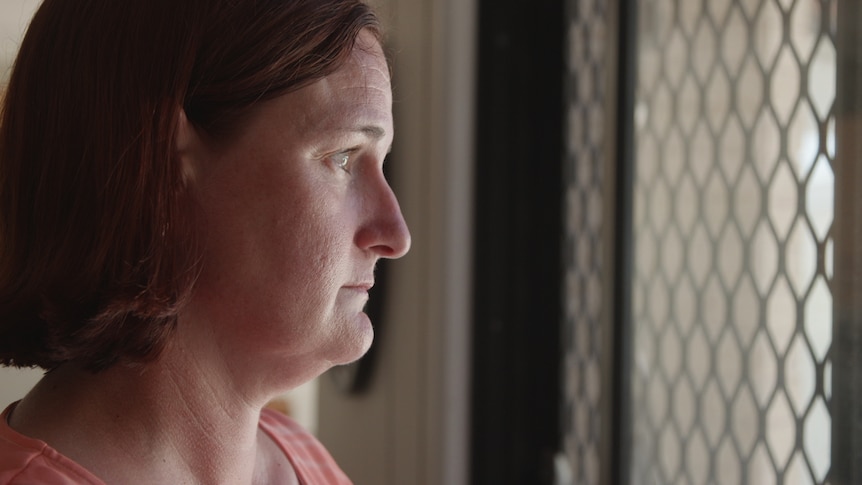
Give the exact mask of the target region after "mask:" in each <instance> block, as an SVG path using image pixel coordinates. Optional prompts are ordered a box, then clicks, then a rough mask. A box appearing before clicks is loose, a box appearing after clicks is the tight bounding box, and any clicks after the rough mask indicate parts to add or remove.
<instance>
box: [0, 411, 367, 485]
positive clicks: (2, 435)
mask: <svg viewBox="0 0 862 485" xmlns="http://www.w3.org/2000/svg"><path fill="white" fill-rule="evenodd" d="M14 407H15V404H14V403H13V404H12V405H10V406H9V407H7V408H6V410H5V411H3V414H2V415H0V485H18V484H20V485H24V484H28V485H29V484H35V483H38V484H43V485H105V482H103V481H102V480H100V479H99V478H97V477H96V476H95V475H93V474H92V473H90V472H89V471H87V470H86V469H85V468H84V467H82V466H81V465H79V464H77V463H75V462H74V461H72V460H70V459H69V458H66V457H65V456H63V455H61V454H60V453H59V452H58V451H57V450H55V449H53V448H51V447H50V446H48V445H47V444H46V443H45V442H43V441H39V440H36V439H33V438H28V437H26V436H24V435H22V434H20V433H18V432H17V431H15V430H13V429H12V428H11V427H10V426H9V423H8V416H9V413H10V412H11V411H12V409H13V408H14ZM259 426H260V429H261V430H263V432H265V433H266V434H267V435H269V436H270V437H271V438H272V440H273V441H275V443H276V444H277V445H278V446H279V447H280V448H281V450H282V451H283V452H284V454H285V456H287V458H288V460H290V463H291V464H292V465H293V469H294V470H295V471H296V475H297V477H299V483H301V484H304V485H318V484H320V485H350V484H352V482H351V481H350V479H349V478H347V475H345V474H344V472H343V471H341V469H340V468H339V467H338V465H337V464H336V463H335V460H333V459H332V456H331V455H330V454H329V452H327V451H326V448H324V447H323V445H322V444H320V442H319V441H317V439H316V438H315V437H314V436H312V435H311V434H310V433H308V432H307V431H305V430H304V429H303V428H302V427H301V426H299V425H298V424H296V422H294V421H293V420H291V419H290V418H288V417H287V416H285V415H283V414H281V413H279V412H277V411H273V410H271V409H264V410H263V412H262V413H261V415H260V424H259Z"/></svg>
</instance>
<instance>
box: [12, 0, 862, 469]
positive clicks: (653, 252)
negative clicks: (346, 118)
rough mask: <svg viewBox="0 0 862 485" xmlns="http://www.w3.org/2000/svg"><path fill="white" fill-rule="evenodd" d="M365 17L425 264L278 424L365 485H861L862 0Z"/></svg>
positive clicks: (622, 0)
mask: <svg viewBox="0 0 862 485" xmlns="http://www.w3.org/2000/svg"><path fill="white" fill-rule="evenodd" d="M0 1H2V2H3V3H2V4H0V29H2V30H0V46H2V52H0V54H2V56H3V57H2V58H0V61H2V62H3V64H2V66H0V68H2V72H3V73H7V72H8V67H6V66H8V65H9V63H10V62H11V59H12V58H13V56H14V52H15V50H16V48H17V44H18V42H19V39H20V35H21V33H22V31H23V28H24V25H25V24H26V22H27V21H28V19H29V17H30V16H31V15H32V12H33V10H34V9H35V7H36V6H37V4H38V2H37V1H29V0H28V1H25V0H0ZM373 3H374V4H375V5H376V6H377V8H378V9H379V11H380V13H381V16H382V18H383V20H384V23H385V25H386V26H387V29H388V42H389V45H388V51H389V54H390V58H391V61H392V65H393V72H394V93H395V107H394V109H395V122H396V131H397V133H398V136H397V137H396V141H395V147H394V150H393V154H392V159H391V161H390V162H389V163H388V170H390V172H389V174H388V175H389V177H390V179H391V182H392V184H393V186H394V188H395V191H396V193H397V194H398V196H399V199H400V201H401V204H402V209H403V211H404V214H405V217H406V219H407V221H408V224H409V225H410V226H411V231H412V234H413V241H414V244H413V248H412V250H411V252H410V253H409V254H408V256H406V257H405V258H404V259H402V260H398V261H395V262H393V263H391V264H388V265H386V266H385V268H384V271H385V275H384V284H382V285H380V287H381V288H379V289H378V288H376V290H377V291H378V293H377V294H375V295H373V299H374V301H376V302H377V303H378V304H379V307H378V308H374V312H375V313H376V314H377V317H376V318H375V325H376V326H377V339H376V341H375V344H374V347H373V353H372V354H371V355H370V356H369V357H368V358H365V359H363V361H361V362H360V363H359V364H358V365H353V366H349V367H345V368H339V369H335V370H334V372H330V373H328V374H326V375H324V376H321V377H320V378H319V379H318V380H316V381H315V382H313V383H310V384H308V385H306V386H303V388H301V389H298V390H297V391H296V392H294V393H291V394H289V395H287V396H284V397H283V398H281V399H279V400H277V402H274V403H273V406H274V407H278V408H279V409H282V410H283V411H285V412H287V413H289V414H292V415H293V416H295V417H296V418H297V419H298V420H300V421H301V422H302V423H303V424H305V425H306V426H307V427H309V428H310V429H311V430H313V431H314V432H315V433H316V434H317V435H318V436H319V437H320V438H321V439H322V440H323V441H324V443H325V444H326V445H327V447H328V448H329V449H330V450H331V451H332V453H333V454H334V455H335V457H336V459H337V460H338V461H339V463H340V464H341V465H342V466H343V467H344V469H345V470H346V471H347V472H348V474H349V475H350V476H351V477H352V478H353V479H354V480H355V482H356V483H357V484H359V485H377V484H382V485H387V484H389V485H403V484H429V485H430V484H446V485H457V484H468V483H469V484H495V485H497V484H519V485H521V484H560V485H564V484H632V485H640V484H655V485H663V484H701V483H717V484H737V483H739V484H758V485H759V484H826V483H829V484H833V485H839V484H854V483H862V416H860V414H862V403H860V402H859V401H860V397H862V375H860V373H862V351H860V349H862V314H860V310H862V305H859V304H857V303H856V302H857V300H858V301H862V293H860V291H862V290H860V289H858V288H857V286H859V283H857V281H856V280H859V279H860V278H859V277H857V276H856V275H862V258H860V257H859V255H860V250H862V241H857V240H856V239H857V238H859V237H860V236H862V234H860V235H857V234H856V233H857V231H856V230H855V228H856V227H862V225H858V224H857V220H859V221H860V222H862V218H860V213H862V212H860V209H862V191H860V190H859V189H858V187H859V186H860V184H862V171H860V170H858V169H857V168H856V165H858V164H857V163H856V162H857V161H858V160H860V159H862V158H860V155H862V153H860V143H859V142H857V141H856V140H857V139H858V140H862V132H860V130H862V117H860V114H862V96H860V89H862V51H860V46H862V32H860V31H862V29H859V28H858V26H859V25H862V6H860V4H859V2H858V1H857V0H539V1H536V2H529V3H525V2H515V1H514V0H375V1H374V2H373ZM857 181H858V182H859V184H857ZM380 290H382V292H380ZM38 376H39V372H36V371H11V370H3V371H2V373H0V405H3V406H5V404H6V403H7V402H11V401H13V400H15V399H18V398H20V397H21V396H22V395H23V394H24V393H25V392H26V390H27V389H28V388H29V386H31V385H32V383H33V382H34V381H35V379H38Z"/></svg>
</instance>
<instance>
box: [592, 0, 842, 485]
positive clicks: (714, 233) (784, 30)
mask: <svg viewBox="0 0 862 485" xmlns="http://www.w3.org/2000/svg"><path fill="white" fill-rule="evenodd" d="M834 7H835V0H638V15H639V26H638V33H637V43H636V46H637V54H636V59H637V72H638V77H637V81H636V91H635V100H636V101H635V103H636V104H635V150H634V153H635V160H634V193H633V199H634V212H633V217H634V221H633V226H634V227H633V238H634V240H633V248H632V250H633V261H634V265H633V269H632V272H633V274H632V278H633V283H632V288H633V295H632V298H633V302H632V312H633V314H632V332H633V334H632V335H631V338H632V353H633V354H632V355H631V368H630V369H629V375H630V378H631V387H630V390H629V392H630V396H629V398H630V402H631V403H632V405H631V415H630V419H631V430H630V431H631V435H632V440H633V442H632V463H631V464H630V466H631V467H630V477H629V480H630V483H633V484H701V483H719V484H733V483H750V484H758V485H760V484H782V483H786V484H791V483H792V484H807V483H812V484H813V483H826V482H827V480H828V476H829V469H830V454H831V453H830V439H831V418H830V414H829V407H828V405H829V399H830V395H831V388H830V383H831V364H830V345H831V340H832V333H831V332H832V330H831V329H832V292H831V281H832V250H833V249H832V248H833V242H832V238H831V225H832V219H833V205H834V197H833V189H834V179H833V172H832V162H833V159H834V155H835V143H834V127H835V121H834V116H833V109H832V105H833V101H834V98H835V85H836V83H835V73H836V67H835V62H836V60H835V43H834V35H835V31H834V24H835V10H834ZM576 414H577V413H576ZM590 483H596V482H594V481H591V482H590Z"/></svg>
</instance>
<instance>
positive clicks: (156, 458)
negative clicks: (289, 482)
mask: <svg viewBox="0 0 862 485" xmlns="http://www.w3.org/2000/svg"><path fill="white" fill-rule="evenodd" d="M174 350H178V349H174ZM188 355H190V354H189V353H185V352H179V351H168V352H166V353H165V355H163V356H162V358H161V359H159V361H158V362H155V363H153V364H150V365H147V366H146V367H141V368H131V367H125V366H115V367H114V368H111V369H109V370H107V371H105V372H102V373H99V374H95V375H94V374H91V373H88V372H85V371H82V370H80V369H78V368H75V367H73V366H71V365H66V366H62V367H60V368H58V369H56V370H55V371H53V372H51V373H49V374H48V375H46V376H45V378H44V379H43V380H42V381H41V382H40V383H39V384H38V385H37V386H36V387H35V388H34V389H33V391H32V392H31V393H30V394H28V396H27V397H26V398H25V399H24V400H22V402H21V403H20V404H19V405H18V407H17V408H16V410H15V413H14V414H13V416H12V420H11V425H12V427H13V428H15V429H17V430H18V431H20V432H21V433H23V434H25V435H27V436H31V437H34V438H38V439H42V440H43V441H45V442H47V443H48V444H49V445H51V446H52V447H54V448H55V449H57V450H58V451H60V452H61V453H63V454H64V455H66V456H68V457H69V458H71V459H72V460H74V461H76V462H78V463H79V464H81V465H82V466H84V467H85V468H87V469H88V470H90V471H92V472H93V473H94V474H95V475H97V476H99V477H100V478H102V479H103V480H105V481H106V482H109V483H113V482H116V483H132V482H133V481H134V479H135V478H137V479H139V480H143V481H144V482H146V483H252V482H253V481H254V476H255V463H256V462H258V461H259V460H258V457H259V456H261V450H260V448H261V444H262V440H266V438H264V437H263V435H262V433H261V432H260V431H259V429H258V421H259V414H260V409H261V408H262V406H263V404H264V402H260V401H257V402H253V401H249V400H246V399H243V397H242V394H240V393H238V392H236V390H234V389H231V388H230V387H229V386H227V385H225V383H224V381H219V380H217V379H215V378H214V377H213V376H215V375H219V374H220V373H219V372H218V371H215V369H210V372H204V368H203V367H202V366H200V365H198V364H197V362H196V361H194V360H191V359H188V358H185V357H186V356H188ZM214 371H215V372H214ZM258 473H260V470H258Z"/></svg>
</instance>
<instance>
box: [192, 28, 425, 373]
mask: <svg viewBox="0 0 862 485" xmlns="http://www.w3.org/2000/svg"><path fill="white" fill-rule="evenodd" d="M392 137H393V121H392V90H391V86H390V77H389V69H388V66H387V62H386V59H385V56H384V54H383V52H382V49H381V47H380V45H379V43H378V42H377V40H376V39H374V37H373V36H372V35H371V34H370V33H368V32H365V31H363V32H362V33H361V34H360V36H359V38H358V39H357V44H356V47H355V48H354V50H353V53H352V55H351V56H350V58H349V60H348V61H347V62H346V63H345V64H344V65H343V66H341V67H340V68H339V69H338V70H337V71H335V72H334V73H332V74H330V75H328V76H326V77H325V78H322V79H320V80H318V81H317V82H315V83H313V84H310V85H308V86H306V87H303V88H301V89H299V90H297V91H293V92H290V93H288V94H285V95H282V96H281V97H278V98H275V99H273V100H271V101H266V102H264V103H262V104H261V105H260V106H258V107H256V108H254V111H253V113H252V114H251V116H250V117H249V118H248V119H247V120H245V121H244V122H243V123H242V126H241V127H240V128H239V131H238V133H236V134H235V136H234V137H233V138H231V139H230V141H228V142H227V143H224V144H219V143H208V142H205V141H204V142H201V143H200V144H199V145H198V146H197V147H193V148H192V149H191V150H190V153H191V157H190V158H191V160H192V166H193V169H192V176H191V177H192V182H191V183H192V184H193V186H194V191H193V192H194V193H195V194H196V197H197V202H198V204H199V206H200V210H201V211H202V218H201V219H202V226H203V227H202V233H203V234H202V236H203V237H202V240H203V244H204V247H203V254H204V256H203V261H202V272H201V275H200V278H199V280H198V282H197V285H196V288H195V291H194V295H193V298H192V301H191V303H190V305H189V308H188V311H187V312H186V314H187V315H186V317H187V318H188V319H189V320H190V321H192V320H194V321H197V322H206V323H205V325H206V328H207V331H208V332H211V335H213V336H214V337H215V338H216V341H218V342H220V345H222V346H224V347H227V348H224V349H222V350H223V351H225V352H229V353H231V354H233V355H242V353H245V355H252V356H258V357H260V356H266V355H267V354H270V355H275V356H276V357H277V358H279V359H280V360H282V361H284V362H286V363H290V362H300V361H301V362H303V363H304V364H305V365H309V363H314V364H312V365H318V366H320V367H321V369H320V370H325V369H324V368H325V367H329V366H331V365H335V364H342V363H347V362H351V361H353V360H356V359H358V358H359V357H361V356H362V355H363V354H364V353H365V352H366V351H367V350H368V347H369V346H370V345H371V340H372V338H373V330H372V327H371V322H370V321H369V319H368V317H367V316H366V315H365V314H364V313H363V307H364V305H365V303H366V301H367V299H368V290H369V288H370V287H371V286H372V285H373V283H374V267H375V264H376V263H377V261H378V260H379V259H380V258H398V257H401V256H403V255H404V254H405V253H406V252H407V250H408V249H409V247H410V234H409V232H408V229H407V226H406V223H405V221H404V219H403V217H402V214H401V210H400V208H399V205H398V202H397V200H396V198H395V195H394V194H393V192H392V190H391V188H390V187H389V185H388V183H387V181H386V179H385V178H384V175H383V161H384V158H385V157H386V155H387V153H388V151H389V150H390V147H391V144H392ZM179 323H180V325H181V326H182V325H184V324H185V322H184V316H183V315H181V318H180V322H179ZM192 324H193V323H192Z"/></svg>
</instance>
